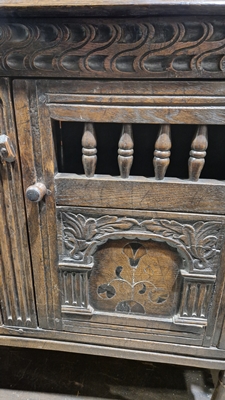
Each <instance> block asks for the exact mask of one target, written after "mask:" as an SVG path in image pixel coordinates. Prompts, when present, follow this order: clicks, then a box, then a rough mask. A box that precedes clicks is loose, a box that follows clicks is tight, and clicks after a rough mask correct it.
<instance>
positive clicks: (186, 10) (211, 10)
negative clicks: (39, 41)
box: [0, 0, 225, 18]
mask: <svg viewBox="0 0 225 400" xmlns="http://www.w3.org/2000/svg"><path fill="white" fill-rule="evenodd" d="M49 9H50V10H51V14H52V15H54V16H68V17H71V16H79V17H81V16H89V17H92V18H93V16H96V17H100V16H104V17H121V16H124V17H126V18H127V17H136V18H137V17H138V16H146V15H166V16H168V15H173V14H175V15H178V14H181V15H186V16H187V15H224V14H225V10H224V2H223V0H217V1H214V2H213V1H212V0H204V2H203V1H202V0H190V1H182V2H178V1H177V0H152V1H150V0H142V1H140V2H139V1H138V2H137V1H129V0H123V1H122V2H120V1H119V0H115V1H113V3H112V2H111V1H104V0H98V1H95V0H87V1H82V0H79V1H77V2H75V1H73V0H70V1H69V2H67V4H66V5H65V2H64V1H63V0H54V1H53V2H49V1H48V2H45V1H44V0H41V1H40V0H39V1H38V2H35V3H32V2H31V0H28V1H27V2H26V1H25V0H10V1H7V0H1V2H0V11H1V14H2V16H4V15H5V16H12V17H20V16H24V15H26V16H29V17H32V18H35V17H42V16H45V17H49Z"/></svg>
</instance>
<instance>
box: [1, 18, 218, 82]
mask: <svg viewBox="0 0 225 400" xmlns="http://www.w3.org/2000/svg"><path fill="white" fill-rule="evenodd" d="M0 27H1V30H2V36H3V37H4V40H3V41H2V43H0V54H1V62H0V73H1V75H3V76H5V75H6V76H7V75H9V74H10V75H11V76H12V75H14V76H17V77H18V76H36V77H37V76H43V74H44V75H45V76H49V77H78V78H81V77H85V78H92V79H93V78H97V77H99V78H104V79H106V78H117V79H118V78H122V79H133V78H134V79H148V78H156V79H165V78H176V79H178V78H181V79H184V78H192V79H193V78H206V79H207V78H213V79H215V78H223V76H224V71H225V60H224V48H225V34H224V31H225V30H224V27H225V24H224V21H223V18H220V17H217V18H214V19H213V20H212V19H208V18H207V17H204V18H200V19H195V18H189V19H187V18H185V19H182V17H170V18H169V17H168V18H161V19H160V18H154V19H151V18H149V19H140V20H138V19H135V21H132V20H130V21H129V23H128V22H127V21H126V20H125V19H118V20H115V19H112V20H108V19H105V20H104V19H102V20H98V21H97V20H90V19H87V20H85V19H84V20H82V19H80V20H76V19H74V20H68V21H66V20H65V21H64V22H62V21H61V20H54V22H53V20H47V19H45V20H43V21H42V22H41V23H40V22H38V21H36V22H32V21H30V20H26V19H25V20H20V21H19V22H18V21H16V22H15V21H12V22H8V21H4V20H2V22H0Z"/></svg>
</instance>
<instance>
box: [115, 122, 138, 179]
mask: <svg viewBox="0 0 225 400" xmlns="http://www.w3.org/2000/svg"><path fill="white" fill-rule="evenodd" d="M118 147H119V148H118V164H119V169H120V176H121V178H124V179H126V178H129V175H130V170H131V167H132V164H133V153H134V142H133V133H132V125H131V124H124V125H123V129H122V133H121V136H120V140H119V144H118Z"/></svg>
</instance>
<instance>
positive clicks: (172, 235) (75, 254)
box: [61, 212, 223, 272]
mask: <svg viewBox="0 0 225 400" xmlns="http://www.w3.org/2000/svg"><path fill="white" fill-rule="evenodd" d="M61 219H62V237H63V248H64V249H63V255H62V258H63V259H65V260H68V261H69V260H74V261H76V262H81V263H82V262H91V261H92V255H93V253H94V252H95V251H96V249H97V247H98V246H100V245H102V244H103V243H106V242H107V241H108V240H109V239H114V238H115V239H117V238H121V237H126V236H127V235H128V236H129V237H130V236H132V235H133V236H134V237H135V236H137V237H138V236H140V237H141V238H143V240H147V239H153V240H160V241H161V242H165V243H167V244H169V245H170V246H173V247H176V248H177V251H178V252H179V253H180V254H181V256H182V258H183V263H184V266H185V269H187V270H189V271H200V270H205V271H211V272H214V271H215V270H216V269H217V267H218V257H219V254H220V250H221V245H222V243H221V241H222V238H223V235H222V223H221V222H214V221H208V222H203V221H198V222H195V223H193V224H190V223H183V224H182V223H180V222H178V221H174V220H171V221H170V220H166V219H155V218H153V219H149V220H138V219H135V218H126V217H117V216H111V215H104V216H102V217H100V218H96V219H95V218H89V217H86V216H84V215H82V214H78V215H77V214H75V213H73V212H62V213H61Z"/></svg>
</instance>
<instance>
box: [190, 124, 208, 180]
mask: <svg viewBox="0 0 225 400" xmlns="http://www.w3.org/2000/svg"><path fill="white" fill-rule="evenodd" d="M207 147H208V133H207V126H206V125H200V126H199V127H198V129H197V132H196V134H195V137H194V139H193V142H192V144H191V151H190V158H189V160H188V169H189V179H190V180H191V181H198V179H199V177H200V175H201V172H202V169H203V167H204V164H205V156H206V149H207Z"/></svg>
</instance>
